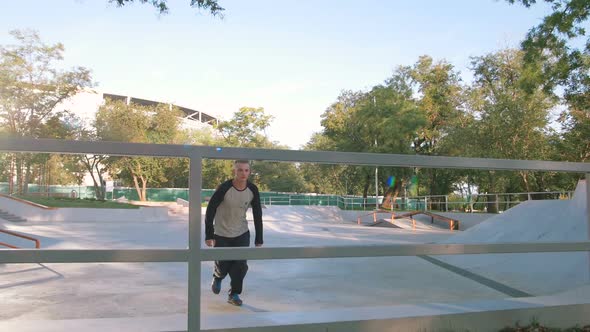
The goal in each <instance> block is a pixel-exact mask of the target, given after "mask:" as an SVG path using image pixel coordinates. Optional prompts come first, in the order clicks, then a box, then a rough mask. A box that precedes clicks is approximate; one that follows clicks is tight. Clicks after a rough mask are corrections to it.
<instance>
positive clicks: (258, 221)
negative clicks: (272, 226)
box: [250, 183, 264, 244]
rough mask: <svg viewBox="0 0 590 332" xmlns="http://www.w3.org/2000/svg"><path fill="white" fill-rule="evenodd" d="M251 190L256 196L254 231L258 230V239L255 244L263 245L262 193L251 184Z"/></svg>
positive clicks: (253, 213)
mask: <svg viewBox="0 0 590 332" xmlns="http://www.w3.org/2000/svg"><path fill="white" fill-rule="evenodd" d="M250 190H252V193H253V194H254V197H253V198H252V203H251V204H250V205H251V206H252V216H253V217H254V229H255V230H256V238H255V240H254V243H255V244H263V243H264V241H263V237H262V206H261V204H260V192H259V191H258V187H256V185H254V184H253V183H250Z"/></svg>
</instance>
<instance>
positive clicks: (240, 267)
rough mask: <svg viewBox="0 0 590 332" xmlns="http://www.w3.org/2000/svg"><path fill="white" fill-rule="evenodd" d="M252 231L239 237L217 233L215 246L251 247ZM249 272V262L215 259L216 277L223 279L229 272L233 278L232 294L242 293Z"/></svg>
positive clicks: (214, 274)
mask: <svg viewBox="0 0 590 332" xmlns="http://www.w3.org/2000/svg"><path fill="white" fill-rule="evenodd" d="M249 246H250V231H248V232H246V233H244V234H242V235H240V236H238V237H223V236H219V235H215V247H249ZM246 272H248V264H247V263H246V261H245V260H240V261H215V272H214V273H213V276H214V277H215V278H219V279H223V278H225V276H227V275H228V274H229V277H230V278H231V290H230V294H241V293H242V285H243V284H244V277H245V276H246Z"/></svg>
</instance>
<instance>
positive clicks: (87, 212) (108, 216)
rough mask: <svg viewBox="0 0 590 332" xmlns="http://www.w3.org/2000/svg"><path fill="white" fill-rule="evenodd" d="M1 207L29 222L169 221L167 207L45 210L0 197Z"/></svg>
mask: <svg viewBox="0 0 590 332" xmlns="http://www.w3.org/2000/svg"><path fill="white" fill-rule="evenodd" d="M0 206H2V209H3V210H4V211H7V212H9V213H11V214H14V215H16V216H19V217H22V218H25V219H27V220H28V221H76V222H95V221H110V222H112V221H164V220H168V219H169V217H168V208H167V207H143V206H142V207H140V208H139V209H92V208H49V209H47V208H43V207H39V206H35V205H31V204H28V203H27V202H23V201H20V200H14V199H12V198H8V197H3V196H0Z"/></svg>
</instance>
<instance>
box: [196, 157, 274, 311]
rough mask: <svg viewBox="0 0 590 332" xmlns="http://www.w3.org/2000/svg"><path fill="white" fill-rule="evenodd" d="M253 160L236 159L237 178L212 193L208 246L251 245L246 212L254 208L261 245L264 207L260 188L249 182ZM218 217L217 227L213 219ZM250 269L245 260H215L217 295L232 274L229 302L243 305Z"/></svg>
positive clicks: (207, 214)
mask: <svg viewBox="0 0 590 332" xmlns="http://www.w3.org/2000/svg"><path fill="white" fill-rule="evenodd" d="M249 176H250V163H249V161H248V160H236V161H235V162H234V178H233V179H231V180H227V181H225V182H224V183H222V184H221V185H219V187H218V188H217V190H215V192H214V193H213V196H211V199H210V200H209V204H208V205H207V212H206V214H205V243H206V244H207V246H209V247H249V246H250V231H249V230H248V221H247V220H246V211H248V208H249V207H250V206H251V207H252V214H253V216H254V229H255V230H256V238H255V240H254V243H255V244H256V246H257V247H261V246H262V242H263V241H262V208H261V206H260V193H259V192H258V187H256V186H255V185H254V184H253V183H252V182H250V181H248V177H249ZM214 219H215V226H214V225H213V220H214ZM247 271H248V264H247V263H246V261H245V260H239V261H215V271H214V273H213V281H212V282H211V290H212V291H213V293H215V294H219V292H220V291H221V281H222V280H223V278H225V276H227V275H228V274H229V277H230V278H231V288H230V290H229V296H228V299H227V302H229V303H231V304H233V305H237V306H239V305H242V300H241V299H240V296H239V294H241V293H242V285H243V282H244V277H245V276H246V272H247Z"/></svg>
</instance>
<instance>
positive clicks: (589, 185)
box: [586, 173, 590, 280]
mask: <svg viewBox="0 0 590 332" xmlns="http://www.w3.org/2000/svg"><path fill="white" fill-rule="evenodd" d="M586 219H587V221H588V240H590V173H586ZM588 280H590V251H588Z"/></svg>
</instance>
